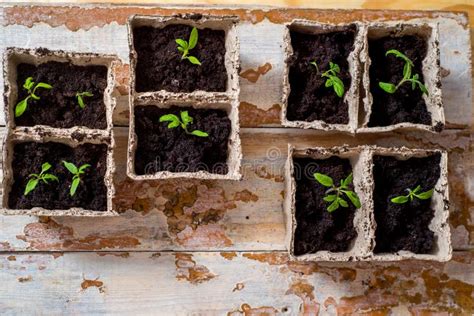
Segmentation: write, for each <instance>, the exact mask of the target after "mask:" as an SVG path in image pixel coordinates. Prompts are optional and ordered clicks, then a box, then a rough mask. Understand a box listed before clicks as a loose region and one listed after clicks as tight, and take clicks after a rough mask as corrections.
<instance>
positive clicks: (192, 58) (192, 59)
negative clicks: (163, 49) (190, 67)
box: [186, 56, 201, 66]
mask: <svg viewBox="0 0 474 316" xmlns="http://www.w3.org/2000/svg"><path fill="white" fill-rule="evenodd" d="M186 58H187V59H188V60H189V61H190V62H191V64H194V65H199V66H201V62H200V61H199V59H197V58H196V57H194V56H188V57H186Z"/></svg>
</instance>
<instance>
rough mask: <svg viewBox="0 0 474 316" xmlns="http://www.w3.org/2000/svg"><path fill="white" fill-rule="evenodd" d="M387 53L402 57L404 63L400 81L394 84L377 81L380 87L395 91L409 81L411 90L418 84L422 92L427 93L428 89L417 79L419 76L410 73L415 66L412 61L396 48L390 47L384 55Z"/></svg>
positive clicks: (390, 91) (388, 91) (387, 90)
mask: <svg viewBox="0 0 474 316" xmlns="http://www.w3.org/2000/svg"><path fill="white" fill-rule="evenodd" d="M388 55H395V57H397V58H400V59H403V61H405V65H404V66H403V78H402V80H400V82H399V83H398V84H397V85H395V84H393V83H388V82H382V81H380V82H379V86H380V88H382V90H384V91H385V92H387V93H395V92H396V91H397V89H398V88H399V87H400V86H401V85H402V84H404V83H406V82H411V88H412V90H415V89H416V87H417V86H418V87H419V88H420V90H421V92H422V93H425V94H426V95H428V90H427V89H426V87H425V85H424V84H423V83H421V81H419V80H418V79H419V78H420V76H419V75H418V74H412V68H413V67H414V66H415V65H414V64H413V62H412V61H411V60H410V58H408V57H407V56H406V55H404V54H403V53H401V52H400V51H398V50H396V49H390V50H388V51H387V52H386V53H385V56H388Z"/></svg>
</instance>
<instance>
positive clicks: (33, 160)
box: [8, 142, 107, 212]
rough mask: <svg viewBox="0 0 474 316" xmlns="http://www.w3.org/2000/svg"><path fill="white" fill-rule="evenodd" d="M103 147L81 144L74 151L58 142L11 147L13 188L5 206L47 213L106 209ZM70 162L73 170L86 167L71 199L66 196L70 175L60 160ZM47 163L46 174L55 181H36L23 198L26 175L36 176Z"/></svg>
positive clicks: (104, 155) (105, 152)
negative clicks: (54, 178)
mask: <svg viewBox="0 0 474 316" xmlns="http://www.w3.org/2000/svg"><path fill="white" fill-rule="evenodd" d="M106 156H107V146H106V145H94V144H84V145H80V146H78V147H76V148H72V147H69V146H67V145H64V144H60V143H53V142H47V143H35V142H25V143H18V144H15V145H14V154H13V162H12V166H13V179H14V182H13V185H12V190H11V192H10V195H9V201H8V204H9V207H10V208H12V209H31V208H33V207H43V208H45V209H49V210H67V209H69V208H71V207H82V208H84V209H86V210H93V211H101V212H104V211H106V210H107V188H106V186H105V182H104V176H105V172H106V169H107V166H106ZM63 160H64V161H67V162H72V163H74V164H75V165H76V166H77V167H80V166H82V165H84V164H90V165H91V167H89V168H86V171H85V174H83V175H82V176H81V183H80V184H79V186H78V188H77V191H76V193H75V195H74V196H72V197H71V196H70V194H69V188H70V186H71V183H72V177H73V175H72V174H71V173H70V172H69V171H68V170H67V169H66V167H64V165H63V164H62V161H63ZM45 162H49V163H50V164H51V165H52V167H51V169H49V170H48V171H47V172H46V173H50V174H53V175H55V176H57V177H58V178H59V182H56V181H48V184H46V183H44V182H42V181H40V183H38V185H37V186H36V188H35V189H34V190H33V191H31V192H30V193H28V195H26V196H25V195H23V193H24V191H25V187H26V184H27V183H28V180H29V178H28V176H29V175H30V174H32V173H36V174H39V173H40V172H41V165H42V164H43V163H45Z"/></svg>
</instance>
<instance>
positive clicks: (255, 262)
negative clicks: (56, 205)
mask: <svg viewBox="0 0 474 316" xmlns="http://www.w3.org/2000/svg"><path fill="white" fill-rule="evenodd" d="M473 262H474V253H472V252H461V253H458V254H456V255H455V256H454V258H453V260H452V261H450V262H448V263H430V262H417V261H403V262H397V263H396V264H393V263H377V264H370V263H353V262H352V263H345V264H335V263H332V264H329V263H319V264H317V263H297V262H292V261H289V260H288V258H287V256H286V254H284V253H278V252H274V253H234V252H225V253H150V252H144V253H64V255H63V254H61V253H49V254H44V253H42V254H33V255H32V254H14V255H8V254H3V255H1V256H0V282H1V284H2V286H1V287H0V297H1V300H0V310H1V311H2V314H21V315H33V314H34V315H37V314H43V313H44V314H47V315H64V314H69V315H71V314H72V315H78V314H84V315H97V314H104V313H105V314H113V315H118V314H123V315H170V314H179V315H184V314H186V315H226V314H227V315H231V316H236V315H276V314H278V315H297V314H304V315H317V314H318V312H319V313H320V315H335V314H338V315H389V314H391V315H410V314H411V315H471V314H472V313H473V312H474V297H473V293H474V292H473V291H474V265H473ZM65 267H67V268H65Z"/></svg>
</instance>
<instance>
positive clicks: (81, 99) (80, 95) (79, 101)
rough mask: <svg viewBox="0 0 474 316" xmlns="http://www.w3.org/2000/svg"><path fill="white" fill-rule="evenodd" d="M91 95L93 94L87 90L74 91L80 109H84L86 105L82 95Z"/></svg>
mask: <svg viewBox="0 0 474 316" xmlns="http://www.w3.org/2000/svg"><path fill="white" fill-rule="evenodd" d="M93 96H94V95H93V94H92V93H90V92H89V91H84V92H78V93H76V98H77V103H78V104H79V106H80V107H81V109H84V108H85V107H86V104H85V103H84V97H93Z"/></svg>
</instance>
